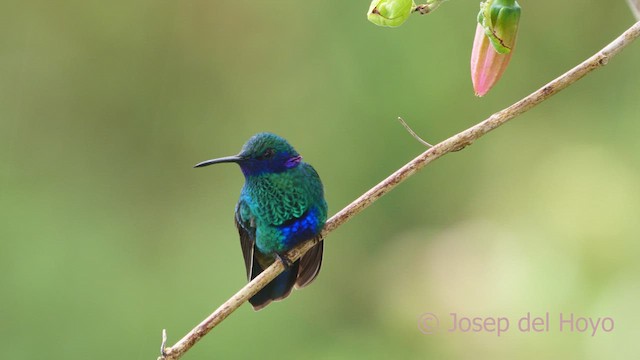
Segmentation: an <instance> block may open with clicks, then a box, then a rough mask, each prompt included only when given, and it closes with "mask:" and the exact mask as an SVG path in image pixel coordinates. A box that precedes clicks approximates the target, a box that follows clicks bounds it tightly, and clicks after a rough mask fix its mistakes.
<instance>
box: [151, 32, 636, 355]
mask: <svg viewBox="0 0 640 360" xmlns="http://www.w3.org/2000/svg"><path fill="white" fill-rule="evenodd" d="M638 36H640V22H637V23H636V24H634V25H633V26H632V27H631V28H629V29H628V30H627V31H625V32H624V33H623V34H622V35H620V36H619V37H618V38H617V39H615V40H614V41H613V42H611V43H610V44H609V45H607V46H605V47H604V48H603V49H602V50H601V51H599V52H598V53H596V54H595V55H593V56H592V57H590V58H589V59H587V60H585V61H584V62H583V63H581V64H580V65H578V66H576V67H574V68H573V69H571V70H569V71H568V72H566V73H565V74H563V75H561V76H560V77H558V78H556V79H555V80H553V81H551V82H550V83H548V84H547V85H545V86H543V87H542V88H540V89H538V90H537V91H535V92H534V93H532V94H531V95H529V96H527V97H525V98H523V99H522V100H520V101H518V102H516V103H515V104H513V105H511V106H509V107H508V108H506V109H504V110H501V111H499V112H497V113H495V114H493V115H491V116H490V117H489V118H488V119H486V120H484V121H482V122H481V123H479V124H477V125H475V126H472V127H470V128H468V129H467V130H464V131H462V132H460V133H458V134H456V135H454V136H452V137H450V138H448V139H446V140H444V141H442V142H441V143H439V144H437V145H435V146H433V147H432V148H430V149H428V150H427V151H425V152H423V153H422V154H420V155H419V156H418V157H416V158H415V159H413V160H411V161H410V162H409V163H407V164H406V165H404V166H403V167H401V168H400V169H398V170H397V171H396V172H394V173H393V174H391V175H390V176H389V177H387V178H386V179H384V180H383V181H382V182H380V183H379V184H378V185H376V186H374V187H373V188H371V189H370V190H369V191H367V192H366V193H364V194H363V195H362V196H360V197H359V198H357V199H356V200H355V201H353V202H352V203H351V204H349V205H348V206H347V207H345V208H344V209H342V210H340V212H338V213H337V214H335V215H334V216H333V217H331V218H330V219H329V220H328V221H327V223H326V225H325V227H324V229H323V230H322V234H321V237H324V236H326V235H328V234H329V233H330V232H332V231H333V230H335V229H336V228H338V227H339V226H340V225H342V224H344V223H345V222H347V221H348V220H349V219H351V218H352V217H353V216H354V215H356V214H358V213H359V212H360V211H362V210H364V209H365V208H366V207H368V206H369V205H371V203H373V202H374V201H376V200H377V199H379V198H380V197H381V196H382V195H384V194H386V193H387V192H389V191H390V190H392V189H393V188H395V187H396V186H397V185H398V184H400V183H401V182H403V181H404V180H406V179H407V178H408V177H409V176H411V175H413V174H415V173H416V172H417V171H418V170H420V169H422V168H423V167H424V166H425V165H427V164H429V163H431V162H432V161H434V160H436V159H438V158H440V157H441V156H443V155H445V154H448V153H450V152H452V151H455V150H460V149H463V148H465V147H466V146H468V145H471V144H472V143H473V142H474V141H475V140H477V139H478V138H480V137H482V136H483V135H484V134H486V133H488V132H489V131H491V130H493V129H495V128H497V127H499V126H500V125H503V124H504V123H506V122H507V121H509V120H511V119H513V118H514V117H516V116H518V115H520V114H522V113H524V112H525V111H527V110H529V109H531V108H532V107H534V106H536V105H538V104H539V103H541V102H542V101H544V100H546V99H548V98H550V97H551V96H553V95H555V94H557V93H558V92H560V91H561V90H563V89H564V88H566V87H567V86H569V85H571V84H573V83H574V82H576V81H578V80H580V79H581V78H582V77H584V76H585V75H587V74H588V73H589V72H591V71H593V70H595V69H597V68H600V67H602V66H604V65H606V64H607V63H608V62H609V60H610V59H611V58H612V57H613V56H615V55H616V54H618V53H619V52H620V51H621V50H622V49H624V48H625V47H626V46H628V45H629V44H630V43H631V42H632V41H633V40H635V39H636V38H637V37H638ZM318 241H322V239H312V240H309V241H306V242H304V243H302V244H300V245H298V246H296V247H295V248H294V249H292V250H291V251H289V253H288V254H287V255H288V257H289V259H291V260H292V261H295V260H296V259H298V258H300V256H301V255H303V254H304V253H305V252H306V251H307V250H309V249H310V248H311V247H313V246H314V245H315V244H316V243H317V242H318ZM282 270H283V266H282V263H281V262H280V261H276V262H274V263H273V265H271V266H269V267H268V268H267V269H266V270H265V271H263V272H262V273H261V274H260V275H258V276H257V277H256V278H255V279H253V280H251V282H249V283H248V284H247V285H245V286H244V287H243V288H242V289H240V291H238V292H237V293H236V294H235V295H233V296H232V297H231V298H230V299H229V300H227V301H226V302H225V303H224V304H222V305H221V306H220V307H219V308H218V309H216V311H214V312H213V313H212V314H211V315H209V316H208V317H207V318H206V319H204V320H203V321H202V322H201V323H200V324H199V325H198V326H196V327H195V328H194V329H193V330H191V331H190V332H189V333H188V334H187V335H185V336H184V337H183V338H182V339H181V340H180V341H178V342H177V343H176V344H175V345H173V346H171V347H167V348H165V349H164V351H163V355H162V356H160V357H159V358H158V360H175V359H178V358H180V357H181V356H182V355H184V353H185V352H187V351H188V350H189V349H190V348H191V347H192V346H193V345H194V344H195V343H196V342H197V341H198V340H200V339H201V338H202V337H203V336H204V335H206V334H207V333H208V332H209V331H210V330H211V329H213V328H214V327H215V326H216V325H218V324H220V323H221V322H222V321H223V320H224V319H225V318H226V317H227V316H229V315H230V314H231V313H232V312H233V311H235V310H236V309H237V308H239V307H240V305H242V304H244V303H245V302H246V301H247V300H248V299H249V298H250V297H251V296H253V295H254V294H255V293H257V292H258V291H259V290H260V289H262V288H263V287H264V286H265V285H266V284H267V283H269V282H270V281H271V280H273V279H274V278H275V277H276V276H277V275H278V274H280V273H281V272H282Z"/></svg>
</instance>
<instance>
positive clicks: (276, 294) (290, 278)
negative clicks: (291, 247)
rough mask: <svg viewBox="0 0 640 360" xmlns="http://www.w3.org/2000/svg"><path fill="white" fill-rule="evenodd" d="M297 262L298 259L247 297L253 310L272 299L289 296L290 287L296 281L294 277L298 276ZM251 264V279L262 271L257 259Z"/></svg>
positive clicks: (267, 303)
mask: <svg viewBox="0 0 640 360" xmlns="http://www.w3.org/2000/svg"><path fill="white" fill-rule="evenodd" d="M299 263H300V261H299V260H298V261H296V262H294V263H293V264H292V265H291V266H290V267H289V268H288V269H286V270H284V271H283V272H282V273H281V274H280V275H278V276H277V277H276V278H275V279H273V281H271V282H270V283H269V284H267V286H265V287H263V288H262V289H261V290H260V291H258V293H257V294H255V295H253V297H251V299H249V302H250V303H251V305H253V310H256V311H258V310H260V309H262V308H264V307H265V306H267V305H269V304H270V303H271V302H272V301H275V300H282V299H284V298H286V297H287V296H289V294H290V293H291V289H293V285H294V284H295V283H296V278H297V277H298V268H299ZM253 266H254V268H253V271H252V275H253V276H252V277H251V279H253V278H255V277H256V276H258V274H260V273H261V272H263V271H264V269H262V268H261V267H260V265H259V264H258V262H257V261H256V262H254V264H253ZM256 267H257V268H256Z"/></svg>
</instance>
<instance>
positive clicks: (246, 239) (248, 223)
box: [235, 200, 256, 280]
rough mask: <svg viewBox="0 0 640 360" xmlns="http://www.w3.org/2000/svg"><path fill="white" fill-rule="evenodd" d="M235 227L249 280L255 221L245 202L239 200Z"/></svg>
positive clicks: (251, 267) (253, 249) (251, 268)
mask: <svg viewBox="0 0 640 360" xmlns="http://www.w3.org/2000/svg"><path fill="white" fill-rule="evenodd" d="M235 223H236V227H237V228H238V233H239V234H240V247H242V256H243V257H244V266H245V268H246V270H247V279H248V280H251V278H252V276H251V271H252V270H253V253H254V251H255V244H256V242H255V238H256V228H255V221H254V220H253V218H252V216H251V212H250V210H249V207H248V206H247V204H245V202H244V201H242V200H240V201H239V202H238V205H237V206H236V216H235Z"/></svg>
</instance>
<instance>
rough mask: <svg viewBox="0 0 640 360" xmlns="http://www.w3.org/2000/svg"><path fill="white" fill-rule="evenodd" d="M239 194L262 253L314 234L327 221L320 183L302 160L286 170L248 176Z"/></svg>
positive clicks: (278, 250) (281, 248) (281, 250)
mask: <svg viewBox="0 0 640 360" xmlns="http://www.w3.org/2000/svg"><path fill="white" fill-rule="evenodd" d="M303 165H304V166H303ZM241 197H242V200H244V201H245V202H246V203H247V204H248V205H249V208H250V211H251V213H252V214H251V215H252V216H253V218H254V219H255V226H256V239H255V241H256V246H257V248H258V250H260V252H262V253H265V254H270V253H274V252H278V253H281V252H284V251H287V250H289V249H291V248H293V247H294V246H295V245H296V244H298V243H300V242H301V241H303V240H307V239H310V238H313V237H314V236H317V235H318V234H319V233H320V231H321V230H322V227H323V226H324V223H325V221H326V217H327V204H326V202H325V200H324V196H323V189H322V183H321V182H320V178H319V177H318V175H317V173H316V172H315V170H313V168H312V167H311V166H309V165H307V164H304V163H302V164H300V166H297V167H296V168H294V169H291V170H288V171H285V172H281V173H271V174H261V175H260V176H255V177H254V178H252V179H249V178H248V179H247V181H246V183H245V186H244V188H243V189H242V195H241Z"/></svg>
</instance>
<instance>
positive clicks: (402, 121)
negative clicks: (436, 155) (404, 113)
mask: <svg viewBox="0 0 640 360" xmlns="http://www.w3.org/2000/svg"><path fill="white" fill-rule="evenodd" d="M398 121H400V124H402V126H404V128H405V129H406V130H407V131H408V132H409V134H411V136H413V138H414V139H416V140H418V142H419V143H421V144H422V145H424V146H426V147H433V145H431V144H429V143H428V142H426V141H424V140H422V138H421V137H420V136H418V134H416V132H415V131H413V129H412V128H411V127H410V126H409V124H407V122H406V121H404V119H403V118H401V117H400V116H398Z"/></svg>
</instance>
